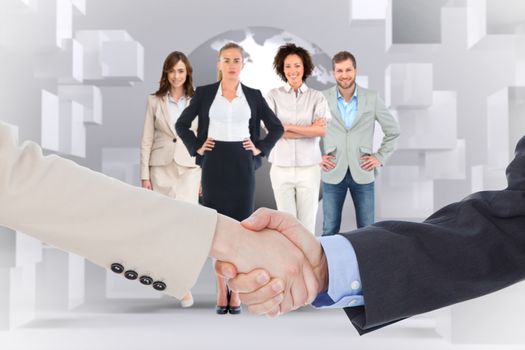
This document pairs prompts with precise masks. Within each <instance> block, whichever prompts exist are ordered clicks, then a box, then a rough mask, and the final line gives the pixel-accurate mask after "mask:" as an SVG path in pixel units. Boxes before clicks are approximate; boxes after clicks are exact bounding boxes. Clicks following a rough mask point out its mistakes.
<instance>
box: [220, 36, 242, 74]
mask: <svg viewBox="0 0 525 350" xmlns="http://www.w3.org/2000/svg"><path fill="white" fill-rule="evenodd" d="M229 49H236V50H239V51H240V52H241V56H242V59H243V60H244V49H243V48H242V46H241V45H239V44H237V43H234V42H233V41H230V42H229V43H226V44H224V46H223V47H221V49H220V50H219V55H218V56H217V57H218V59H219V60H220V58H221V54H222V52H223V51H225V50H229ZM217 80H222V72H221V71H220V69H218V70H217Z"/></svg>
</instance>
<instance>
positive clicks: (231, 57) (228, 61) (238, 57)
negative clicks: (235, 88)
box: [217, 48, 244, 80]
mask: <svg viewBox="0 0 525 350" xmlns="http://www.w3.org/2000/svg"><path fill="white" fill-rule="evenodd" d="M243 67H244V58H243V57H242V52H241V50H239V49H236V48H231V49H225V50H223V51H222V52H221V54H220V56H219V62H218V63H217V69H218V70H219V71H221V73H222V78H223V79H227V80H239V75H240V74H241V71H242V69H243Z"/></svg>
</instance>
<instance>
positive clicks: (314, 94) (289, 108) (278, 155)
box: [266, 83, 332, 166]
mask: <svg viewBox="0 0 525 350" xmlns="http://www.w3.org/2000/svg"><path fill="white" fill-rule="evenodd" d="M266 101H267V102H268V105H269V106H270V108H271V109H272V110H273V112H274V113H275V114H276V115H277V118H279V119H280V120H281V122H282V123H283V124H293V125H304V126H307V125H312V123H313V122H314V121H315V120H316V119H319V118H324V119H326V122H328V121H330V119H331V118H332V117H331V114H330V109H329V107H328V102H327V101H326V98H325V97H324V96H323V94H322V93H321V92H320V91H317V90H314V89H310V88H308V87H307V86H306V84H304V83H303V84H302V85H301V87H300V88H299V90H298V91H297V95H296V94H295V91H294V89H293V88H292V87H291V86H290V84H286V85H284V86H282V87H279V88H276V89H272V90H270V92H269V93H268V96H267V97H266ZM319 140H320V138H319V137H306V138H300V139H285V138H281V139H280V140H279V141H278V142H277V143H276V144H275V147H274V148H273V150H272V152H271V153H270V156H269V158H268V160H269V161H270V163H272V164H274V165H277V166H311V165H316V164H319V162H321V150H320V148H319Z"/></svg>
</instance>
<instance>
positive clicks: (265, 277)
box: [255, 272, 270, 284]
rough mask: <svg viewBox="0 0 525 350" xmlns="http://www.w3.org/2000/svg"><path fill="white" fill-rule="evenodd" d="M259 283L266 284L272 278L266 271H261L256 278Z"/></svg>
mask: <svg viewBox="0 0 525 350" xmlns="http://www.w3.org/2000/svg"><path fill="white" fill-rule="evenodd" d="M255 280H256V281H257V283H258V284H266V283H268V282H269V281H270V278H269V277H268V275H267V274H265V273H262V272H261V273H259V274H258V275H257V277H256V278H255Z"/></svg>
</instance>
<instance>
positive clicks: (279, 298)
mask: <svg viewBox="0 0 525 350" xmlns="http://www.w3.org/2000/svg"><path fill="white" fill-rule="evenodd" d="M283 299H284V294H283V293H281V294H279V295H276V296H274V297H273V300H274V301H275V302H276V303H278V304H280V303H281V302H282V301H283Z"/></svg>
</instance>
